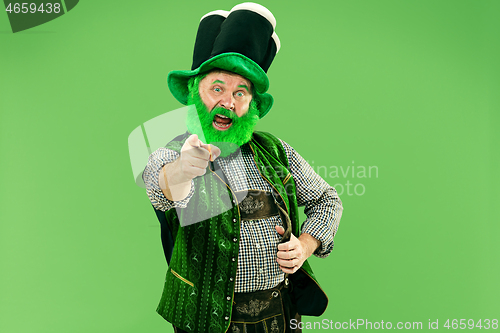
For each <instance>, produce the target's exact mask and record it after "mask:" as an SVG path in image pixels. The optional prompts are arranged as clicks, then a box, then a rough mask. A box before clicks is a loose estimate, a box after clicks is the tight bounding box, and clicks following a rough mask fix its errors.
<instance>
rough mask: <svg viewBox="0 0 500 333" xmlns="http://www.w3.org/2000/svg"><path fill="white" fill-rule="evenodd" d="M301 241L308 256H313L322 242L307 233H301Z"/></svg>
mask: <svg viewBox="0 0 500 333" xmlns="http://www.w3.org/2000/svg"><path fill="white" fill-rule="evenodd" d="M299 241H300V242H301V243H302V246H303V248H304V250H305V254H306V255H307V258H309V257H310V256H312V254H313V253H314V251H316V250H317V249H318V248H319V247H320V246H321V242H320V241H319V240H317V239H316V238H314V237H313V236H311V235H309V234H307V233H304V234H301V235H300V236H299Z"/></svg>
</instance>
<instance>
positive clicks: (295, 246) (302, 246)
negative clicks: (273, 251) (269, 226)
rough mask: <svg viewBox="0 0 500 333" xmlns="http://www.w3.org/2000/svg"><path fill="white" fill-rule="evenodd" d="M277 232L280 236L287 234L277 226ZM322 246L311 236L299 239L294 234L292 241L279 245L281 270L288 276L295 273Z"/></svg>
mask: <svg viewBox="0 0 500 333" xmlns="http://www.w3.org/2000/svg"><path fill="white" fill-rule="evenodd" d="M276 231H277V232H278V234H280V235H283V234H284V233H285V229H283V227H281V226H276ZM320 245H321V242H320V241H319V240H317V239H316V238H314V237H313V236H311V235H309V234H302V235H300V236H299V238H297V237H295V236H294V235H293V234H292V235H291V237H290V241H288V242H286V243H282V244H278V255H277V256H278V258H277V262H278V264H279V265H280V268H281V270H282V271H283V272H285V273H288V274H293V273H295V272H296V271H297V270H298V269H299V268H300V267H302V264H303V263H304V261H306V259H307V258H309V257H310V256H311V255H312V254H313V253H314V251H316V249H317V248H318V247H319V246H320Z"/></svg>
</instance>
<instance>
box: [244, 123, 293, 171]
mask: <svg viewBox="0 0 500 333" xmlns="http://www.w3.org/2000/svg"><path fill="white" fill-rule="evenodd" d="M252 141H253V142H254V143H255V144H256V145H257V146H259V147H260V148H262V149H263V150H265V151H266V152H267V153H268V154H270V155H272V156H273V157H274V158H275V159H277V160H279V161H281V163H282V164H283V165H285V166H287V167H288V154H287V150H286V149H285V143H284V142H283V141H282V140H281V139H279V138H278V137H276V136H275V135H273V134H271V133H269V132H261V131H255V132H254V133H253V137H252Z"/></svg>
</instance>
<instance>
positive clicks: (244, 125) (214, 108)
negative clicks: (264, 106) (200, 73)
mask: <svg viewBox="0 0 500 333" xmlns="http://www.w3.org/2000/svg"><path fill="white" fill-rule="evenodd" d="M189 89H190V91H189V96H188V104H189V105H194V106H195V107H194V108H190V109H189V110H188V115H187V118H186V125H187V128H188V131H189V132H190V133H191V134H198V135H199V136H200V137H204V138H205V140H206V143H212V144H214V145H215V146H217V147H219V148H220V150H221V156H223V157H224V156H228V155H229V154H232V153H233V152H235V151H236V150H237V149H238V148H239V147H240V146H241V145H243V144H245V143H247V142H248V141H250V139H251V138H252V134H253V130H254V128H255V125H256V124H257V122H258V121H259V119H260V118H259V110H258V107H257V102H256V101H254V100H252V86H251V82H250V81H249V80H247V79H245V78H244V77H242V76H240V75H238V74H234V73H231V72H225V71H214V72H211V73H209V74H208V75H207V76H205V77H204V78H203V79H202V80H201V81H200V82H199V84H197V85H196V87H195V86H192V87H190V88H189Z"/></svg>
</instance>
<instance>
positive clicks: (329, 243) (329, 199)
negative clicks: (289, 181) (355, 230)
mask: <svg viewBox="0 0 500 333" xmlns="http://www.w3.org/2000/svg"><path fill="white" fill-rule="evenodd" d="M280 141H281V143H282V144H283V147H284V148H285V152H286V154H287V157H288V163H289V169H290V173H291V174H292V177H293V179H294V181H295V185H296V189H297V203H298V204H299V206H305V208H304V213H305V214H306V216H307V219H306V220H305V221H304V223H303V224H302V230H301V232H302V233H308V234H310V235H311V236H313V237H314V238H316V239H317V240H319V241H321V246H320V247H319V248H318V249H317V250H316V251H315V252H314V255H316V256H317V257H320V258H325V257H327V256H328V255H329V254H330V252H332V250H333V237H334V236H335V233H336V232H337V229H338V227H339V222H340V217H341V216H342V209H343V208H342V201H341V200H340V198H339V196H338V195H337V191H335V189H334V188H333V187H331V186H330V185H328V183H327V182H326V181H325V180H323V178H321V177H320V176H319V175H318V174H317V173H316V172H314V170H313V168H312V167H311V166H310V165H309V163H307V162H306V161H305V160H304V159H303V158H302V156H300V155H299V153H297V152H296V151H295V149H293V148H292V147H291V146H290V145H289V144H287V143H286V142H284V141H283V140H281V139H280Z"/></svg>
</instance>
